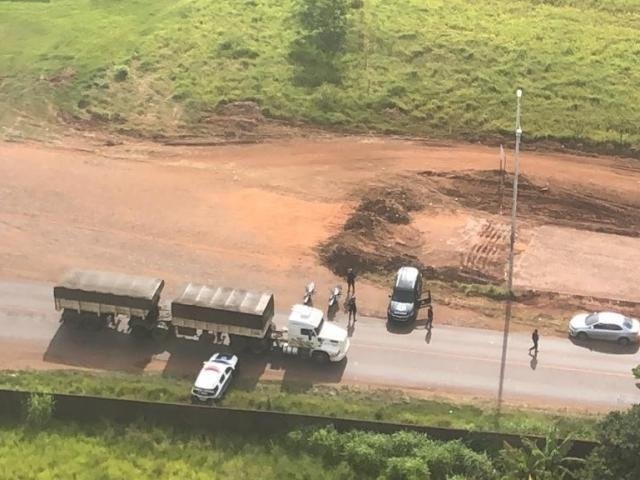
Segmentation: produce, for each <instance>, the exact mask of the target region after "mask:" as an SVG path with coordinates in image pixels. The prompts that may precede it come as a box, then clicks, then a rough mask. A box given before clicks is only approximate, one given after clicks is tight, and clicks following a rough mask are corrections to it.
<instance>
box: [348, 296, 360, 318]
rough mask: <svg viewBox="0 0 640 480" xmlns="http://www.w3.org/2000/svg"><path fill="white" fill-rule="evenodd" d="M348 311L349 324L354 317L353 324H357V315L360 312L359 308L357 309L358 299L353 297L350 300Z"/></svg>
mask: <svg viewBox="0 0 640 480" xmlns="http://www.w3.org/2000/svg"><path fill="white" fill-rule="evenodd" d="M348 311H349V323H351V317H352V316H353V323H356V313H357V312H358V308H357V307H356V297H351V298H350V299H349V305H348Z"/></svg>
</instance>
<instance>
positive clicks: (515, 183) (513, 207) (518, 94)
mask: <svg viewBox="0 0 640 480" xmlns="http://www.w3.org/2000/svg"><path fill="white" fill-rule="evenodd" d="M516 98H517V102H518V103H517V105H518V106H517V108H516V156H515V159H514V172H513V204H512V205H511V237H510V241H509V275H508V276H507V290H508V291H509V293H510V294H511V293H512V291H513V247H514V245H515V243H516V209H517V206H518V175H520V137H522V128H520V99H521V98H522V90H520V89H518V90H517V91H516Z"/></svg>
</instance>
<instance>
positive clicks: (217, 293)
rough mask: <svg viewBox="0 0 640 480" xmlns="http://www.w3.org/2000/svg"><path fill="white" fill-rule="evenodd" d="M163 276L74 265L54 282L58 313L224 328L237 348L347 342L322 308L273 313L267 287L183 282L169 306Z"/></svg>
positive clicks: (337, 353) (84, 320) (92, 323)
mask: <svg viewBox="0 0 640 480" xmlns="http://www.w3.org/2000/svg"><path fill="white" fill-rule="evenodd" d="M163 287H164V281H163V280H160V279H155V278H147V277H136V276H130V275H123V274H115V273H108V272H94V271H73V272H71V273H70V274H69V275H67V277H65V279H64V280H63V281H62V282H61V283H60V284H59V285H57V286H55V287H54V289H53V295H54V301H55V306H56V309H57V310H61V311H62V317H61V320H62V321H65V322H72V323H76V324H83V325H88V326H89V327H91V328H95V329H101V328H104V327H108V326H111V325H115V324H116V318H117V317H118V316H126V317H128V325H129V330H130V331H131V333H132V334H133V335H135V336H138V337H143V336H152V337H154V338H155V339H157V340H160V339H163V338H166V337H167V336H172V335H176V336H188V337H198V338H202V336H207V335H213V334H217V333H225V334H227V335H228V336H229V339H230V345H231V348H232V349H233V350H235V351H236V352H242V351H245V350H250V351H252V352H254V353H261V352H265V351H267V350H272V351H274V350H275V351H281V352H283V353H285V354H290V355H298V356H303V357H308V358H311V359H313V360H315V361H316V362H319V363H324V362H338V361H340V360H342V359H343V358H345V356H346V354H347V351H348V349H349V338H348V335H347V332H346V330H344V329H343V328H341V327H339V326H337V325H335V324H333V323H331V322H327V321H325V318H324V314H323V312H322V311H321V310H319V309H317V308H313V307H310V306H306V305H294V306H293V307H292V309H291V312H290V315H289V317H288V321H287V326H286V327H285V328H281V329H278V328H277V326H276V324H275V322H274V321H273V318H274V313H275V305H274V297H273V294H271V293H266V292H252V291H247V290H242V289H236V288H229V287H215V286H208V285H202V284H195V283H188V284H187V285H185V286H184V288H183V289H182V291H181V293H180V295H179V296H178V297H176V298H175V299H174V300H173V301H172V302H171V305H170V308H163V307H161V306H160V293H161V291H162V289H163Z"/></svg>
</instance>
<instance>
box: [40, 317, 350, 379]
mask: <svg viewBox="0 0 640 480" xmlns="http://www.w3.org/2000/svg"><path fill="white" fill-rule="evenodd" d="M216 352H225V353H232V351H231V349H230V348H229V347H228V346H227V345H223V344H216V343H213V342H212V341H202V340H200V341H199V340H194V339H190V338H170V339H167V340H166V341H162V342H155V341H153V340H151V339H139V338H135V337H133V336H131V335H129V334H127V333H125V332H124V331H118V330H114V329H110V328H106V329H103V330H100V331H90V330H85V329H82V328H77V327H74V326H71V325H68V324H64V323H63V324H61V325H60V327H59V328H58V331H57V332H56V334H55V335H54V337H53V338H52V340H51V342H50V343H49V346H48V347H47V351H46V352H45V354H44V357H43V359H44V361H45V362H52V363H60V364H63V365H69V366H74V367H83V368H95V369H100V370H113V371H123V372H129V373H140V372H142V371H143V370H144V369H145V368H146V367H147V365H149V363H150V362H151V361H152V359H153V357H154V356H156V358H157V359H158V360H160V361H163V362H166V364H165V366H164V370H163V373H164V374H168V375H171V376H175V377H189V378H191V377H193V378H195V376H196V375H197V374H198V372H199V371H200V368H201V367H202V362H204V361H205V360H207V359H208V358H210V357H211V355H213V354H214V353H216ZM238 357H239V378H240V380H241V382H242V385H243V386H246V387H247V388H251V387H255V385H256V384H257V383H258V381H259V380H260V378H261V377H262V376H263V374H264V373H265V371H266V370H267V369H271V370H275V371H282V372H283V373H284V380H283V381H284V383H286V382H295V383H300V382H301V381H303V382H305V381H306V382H310V381H313V382H325V383H338V382H340V380H341V379H342V375H343V374H344V369H345V367H346V364H347V362H346V359H345V360H343V361H342V362H338V363H337V364H334V363H330V364H328V365H317V364H315V363H313V362H312V361H311V360H309V359H305V358H300V357H293V356H286V355H284V354H282V353H278V352H269V353H265V354H251V353H241V354H239V355H238Z"/></svg>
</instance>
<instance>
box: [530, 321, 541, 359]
mask: <svg viewBox="0 0 640 480" xmlns="http://www.w3.org/2000/svg"><path fill="white" fill-rule="evenodd" d="M531 340H533V346H532V347H531V348H530V349H529V354H531V350H533V352H534V353H533V355H534V356H536V357H537V356H538V340H540V335H539V334H538V329H537V328H536V329H535V330H534V331H533V333H532V334H531Z"/></svg>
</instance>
